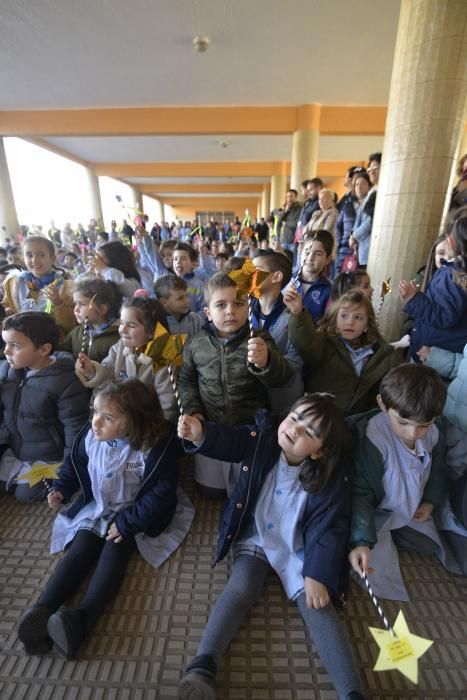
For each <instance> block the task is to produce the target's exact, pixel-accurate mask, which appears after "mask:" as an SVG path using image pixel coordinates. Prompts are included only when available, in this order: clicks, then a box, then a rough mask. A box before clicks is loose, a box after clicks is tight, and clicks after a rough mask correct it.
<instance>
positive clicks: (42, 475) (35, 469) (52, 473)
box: [18, 462, 62, 488]
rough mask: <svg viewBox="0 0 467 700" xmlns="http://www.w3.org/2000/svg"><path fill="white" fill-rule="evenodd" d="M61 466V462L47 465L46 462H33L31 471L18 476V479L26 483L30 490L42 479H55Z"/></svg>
mask: <svg viewBox="0 0 467 700" xmlns="http://www.w3.org/2000/svg"><path fill="white" fill-rule="evenodd" d="M61 464H62V463H61V462H53V463H49V464H47V463H46V462H33V463H32V465H31V469H30V470H29V471H27V472H24V474H20V475H19V477H18V479H19V480H21V481H27V482H28V484H29V486H30V487H31V488H32V487H33V486H35V485H36V484H38V483H39V482H40V481H42V480H43V479H56V478H57V477H58V468H59V467H60V466H61Z"/></svg>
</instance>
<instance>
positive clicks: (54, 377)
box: [0, 311, 89, 503]
mask: <svg viewBox="0 0 467 700" xmlns="http://www.w3.org/2000/svg"><path fill="white" fill-rule="evenodd" d="M59 337H60V330H59V328H58V326H57V324H56V323H55V321H54V319H53V318H52V316H50V315H49V314H46V313H42V312H39V311H25V312H23V313H19V314H15V315H14V316H10V317H8V318H7V319H5V321H4V322H3V330H2V338H3V341H4V343H5V357H6V360H4V361H3V362H1V363H0V406H1V411H2V415H3V425H2V438H3V444H2V445H1V446H0V452H2V458H1V461H0V481H3V482H6V485H7V488H9V486H10V484H12V483H13V484H15V483H16V482H19V483H18V484H17V486H16V491H15V494H16V497H17V499H18V500H20V501H22V502H26V503H27V502H31V501H34V500H42V499H43V498H45V496H46V489H45V487H44V485H43V484H42V483H41V482H40V483H38V484H36V485H35V486H31V487H30V486H29V484H28V482H27V481H26V482H25V481H23V480H22V478H21V475H22V473H25V472H27V471H29V469H30V468H31V463H33V462H36V461H41V462H52V463H53V462H62V461H63V457H64V455H66V454H67V453H68V452H69V451H70V450H71V446H72V444H73V441H74V439H75V437H76V435H77V434H78V432H79V430H80V429H81V428H82V427H83V425H85V424H86V422H87V420H88V416H89V391H88V390H87V389H85V388H84V387H83V386H82V384H81V382H80V381H79V379H78V377H77V376H76V375H75V362H74V360H73V357H72V356H71V355H69V354H68V353H61V352H58V353H55V350H56V348H57V346H58V342H59Z"/></svg>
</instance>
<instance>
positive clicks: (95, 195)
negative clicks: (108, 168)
mask: <svg viewBox="0 0 467 700" xmlns="http://www.w3.org/2000/svg"><path fill="white" fill-rule="evenodd" d="M84 170H85V173H86V179H87V183H88V197H89V203H90V205H91V217H92V218H93V219H96V221H97V222H98V224H99V225H100V226H102V228H104V216H103V214H102V202H101V191H100V189H99V178H98V177H97V175H96V173H95V172H94V170H93V169H92V168H91V167H89V166H86V167H85V168H84Z"/></svg>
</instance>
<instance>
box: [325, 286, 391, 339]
mask: <svg viewBox="0 0 467 700" xmlns="http://www.w3.org/2000/svg"><path fill="white" fill-rule="evenodd" d="M343 306H363V307H364V308H365V313H366V315H367V317H368V330H367V331H366V332H365V333H362V335H361V336H360V338H361V343H362V345H372V344H373V343H375V342H376V341H377V340H383V336H382V335H381V333H380V332H379V329H378V326H377V325H376V317H375V312H374V309H373V305H372V303H371V301H370V300H369V299H367V297H366V296H365V295H364V294H363V292H361V291H360V290H359V289H351V290H349V291H348V292H346V293H345V294H343V295H342V296H341V297H339V299H337V300H336V301H335V302H334V304H333V305H332V306H331V307H330V308H329V310H328V312H327V313H326V315H325V316H324V318H323V319H322V320H321V323H320V324H319V330H320V331H321V333H324V335H338V331H337V315H338V313H339V311H340V310H341V308H342V307H343Z"/></svg>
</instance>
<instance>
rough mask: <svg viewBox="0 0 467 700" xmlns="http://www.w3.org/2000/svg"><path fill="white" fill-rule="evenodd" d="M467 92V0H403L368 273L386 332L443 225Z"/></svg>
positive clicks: (396, 325)
mask: <svg viewBox="0 0 467 700" xmlns="http://www.w3.org/2000/svg"><path fill="white" fill-rule="evenodd" d="M466 90H467V5H466V4H465V0H402V3H401V13H400V18H399V27H398V32H397V41H396V50H395V57H394V65H393V71H392V79H391V89H390V94H389V104H388V115H387V121H386V132H385V138H384V146H383V162H382V167H381V171H380V180H379V186H378V196H377V200H376V210H375V216H374V222H373V231H372V235H371V246H370V255H369V261H368V272H369V274H370V276H371V281H372V285H373V287H374V288H375V290H376V295H377V296H379V292H380V289H381V284H382V281H383V280H385V279H387V278H388V277H391V287H392V293H391V295H390V296H389V297H387V298H386V301H385V303H384V306H383V310H382V314H381V317H380V324H381V328H382V331H383V333H384V335H385V337H386V338H387V339H388V340H394V339H395V338H396V337H398V336H399V334H400V324H401V319H402V306H403V305H402V303H401V302H400V301H398V295H397V287H398V284H399V280H400V279H411V278H412V277H413V275H414V273H415V272H416V270H417V269H418V268H419V267H420V266H421V265H422V264H423V263H424V262H425V260H426V257H427V255H428V252H429V250H430V247H431V245H432V243H433V241H434V239H435V238H436V236H437V234H438V230H439V225H440V221H441V216H442V213H443V207H444V203H445V200H446V196H447V192H448V185H449V177H450V174H451V170H452V167H453V162H454V160H455V159H456V157H457V151H458V144H459V142H460V139H461V135H462V131H463V128H464V106H465V96H466Z"/></svg>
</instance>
